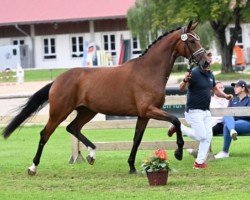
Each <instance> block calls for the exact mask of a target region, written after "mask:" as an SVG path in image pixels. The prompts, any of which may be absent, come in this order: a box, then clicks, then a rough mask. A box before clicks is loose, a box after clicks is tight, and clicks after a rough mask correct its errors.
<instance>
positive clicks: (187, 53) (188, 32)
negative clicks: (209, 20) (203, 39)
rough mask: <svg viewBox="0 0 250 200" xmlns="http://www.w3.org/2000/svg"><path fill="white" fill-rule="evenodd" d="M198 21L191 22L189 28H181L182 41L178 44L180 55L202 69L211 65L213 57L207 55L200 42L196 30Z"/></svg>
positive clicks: (177, 48)
mask: <svg viewBox="0 0 250 200" xmlns="http://www.w3.org/2000/svg"><path fill="white" fill-rule="evenodd" d="M197 25H198V23H197V22H196V23H193V22H192V21H190V22H189V24H188V26H187V28H186V27H183V28H181V30H180V31H181V34H180V41H179V42H178V43H177V45H176V50H177V52H178V54H179V55H181V56H183V57H185V58H187V59H188V60H189V63H195V64H196V65H198V66H200V67H201V68H202V69H206V68H208V67H209V64H210V62H211V57H209V56H207V54H206V51H205V49H204V48H202V46H201V44H200V37H199V36H198V35H197V34H196V33H195V32H194V29H195V28H196V26H197Z"/></svg>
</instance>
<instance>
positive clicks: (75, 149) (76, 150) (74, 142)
mask: <svg viewBox="0 0 250 200" xmlns="http://www.w3.org/2000/svg"><path fill="white" fill-rule="evenodd" d="M71 149H72V155H71V156H70V158H69V164H74V163H76V162H77V163H81V162H82V161H84V158H83V156H82V154H81V151H80V147H79V141H78V139H77V138H76V137H75V136H73V135H71Z"/></svg>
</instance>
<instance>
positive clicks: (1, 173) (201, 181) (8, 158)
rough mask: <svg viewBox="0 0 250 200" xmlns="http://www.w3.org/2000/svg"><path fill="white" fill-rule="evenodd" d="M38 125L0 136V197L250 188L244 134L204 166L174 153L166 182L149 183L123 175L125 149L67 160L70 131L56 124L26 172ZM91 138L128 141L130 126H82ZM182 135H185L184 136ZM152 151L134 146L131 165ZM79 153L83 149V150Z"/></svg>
mask: <svg viewBox="0 0 250 200" xmlns="http://www.w3.org/2000/svg"><path fill="white" fill-rule="evenodd" d="M41 129H42V127H24V128H22V129H21V130H20V131H19V132H15V133H13V135H12V136H11V137H10V138H9V139H8V140H6V141H5V140H4V139H2V138H1V139H0V168H1V170H0V199H8V200H9V199H19V200H20V199H23V200H27V199H32V200H33V199H60V200H62V199H74V200H75V199H93V200H96V199H102V200H103V199H116V200H117V199H140V200H141V199H143V200H146V199H150V200H153V199H154V200H155V199H164V200H165V199H224V200H226V199H247V198H249V191H250V167H249V166H250V152H249V143H250V137H246V136H245V137H244V136H243V137H239V139H238V140H237V141H236V142H233V143H232V147H231V154H230V158H229V159H225V160H219V161H218V160H216V161H211V162H209V168H208V169H206V170H194V169H192V165H193V161H194V159H193V158H192V157H191V156H189V155H188V154H187V153H186V152H185V154H184V159H183V161H177V160H175V159H174V156H173V151H168V154H169V157H170V164H171V166H172V167H173V168H174V171H172V172H171V173H170V175H169V183H168V185H166V186H160V187H150V186H149V185H148V183H147V178H146V176H145V175H144V174H141V173H140V174H137V175H129V174H128V170H129V168H128V165H127V159H128V155H129V151H102V152H98V151H97V160H96V162H95V164H94V165H93V166H90V165H88V164H87V163H86V162H84V163H81V164H73V165H70V164H68V159H69V157H70V154H71V150H70V148H71V143H70V137H69V135H68V134H67V133H66V131H65V128H62V127H60V128H58V129H57V130H56V132H55V133H54V134H53V135H52V137H51V139H50V140H49V142H48V144H47V145H46V147H45V149H44V152H43V156H42V159H41V163H40V165H39V167H38V172H37V175H36V176H33V177H30V176H28V175H27V167H29V166H30V165H31V163H32V159H33V157H34V155H35V152H36V149H37V145H38V140H39V132H40V130H41ZM165 133H166V130H165V129H161V128H158V129H156V128H155V129H147V131H146V133H145V137H144V140H148V141H153V140H169V139H168V138H167V137H166V135H165ZM85 134H86V135H87V136H88V137H89V138H90V139H91V140H92V141H118V140H120V141H129V140H132V138H133V130H130V129H120V130H115V129H110V130H91V131H90V130H88V131H85ZM184 139H185V140H187V138H184ZM221 145H222V138H221V137H216V138H214V139H213V150H214V152H218V151H219V150H220V149H221ZM151 153H152V151H139V152H138V154H137V159H136V166H137V169H138V170H140V169H141V167H140V165H141V162H142V160H143V159H145V158H147V157H148V156H149V155H150V154H151ZM83 155H84V157H85V156H86V152H83Z"/></svg>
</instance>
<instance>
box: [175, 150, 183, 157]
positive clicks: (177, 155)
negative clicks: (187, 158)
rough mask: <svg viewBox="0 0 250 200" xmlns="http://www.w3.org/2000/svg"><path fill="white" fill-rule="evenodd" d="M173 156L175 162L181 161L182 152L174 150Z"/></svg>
mask: <svg viewBox="0 0 250 200" xmlns="http://www.w3.org/2000/svg"><path fill="white" fill-rule="evenodd" d="M174 156H175V158H176V159H177V160H182V157H183V153H182V151H179V150H178V149H176V150H175V152H174Z"/></svg>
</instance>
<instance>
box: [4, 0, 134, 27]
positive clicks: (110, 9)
mask: <svg viewBox="0 0 250 200" xmlns="http://www.w3.org/2000/svg"><path fill="white" fill-rule="evenodd" d="M134 3H135V0H1V6H0V25H13V24H36V23H50V22H51V23H52V22H65V21H85V20H96V19H115V18H125V17H126V14H127V11H128V9H129V8H130V7H131V6H133V5H134Z"/></svg>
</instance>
